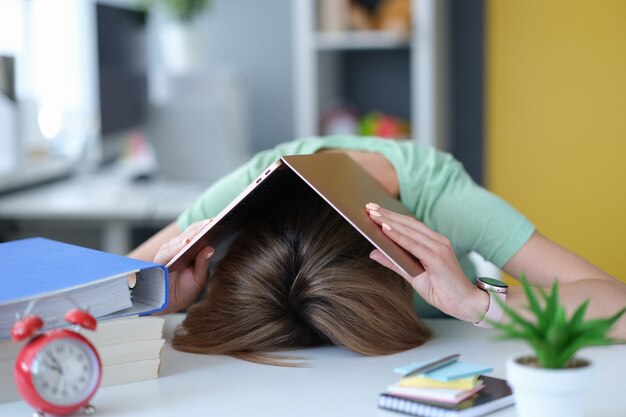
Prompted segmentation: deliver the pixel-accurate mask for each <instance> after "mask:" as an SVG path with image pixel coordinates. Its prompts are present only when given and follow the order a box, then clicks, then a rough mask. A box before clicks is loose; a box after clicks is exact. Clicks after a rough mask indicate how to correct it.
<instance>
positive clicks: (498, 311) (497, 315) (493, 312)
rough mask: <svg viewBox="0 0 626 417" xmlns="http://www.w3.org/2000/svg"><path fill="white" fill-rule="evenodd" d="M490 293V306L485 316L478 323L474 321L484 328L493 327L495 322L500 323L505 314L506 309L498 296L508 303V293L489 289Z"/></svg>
mask: <svg viewBox="0 0 626 417" xmlns="http://www.w3.org/2000/svg"><path fill="white" fill-rule="evenodd" d="M487 293H488V294H489V307H488V308H487V312H486V313H485V316H484V317H483V318H482V320H480V321H479V322H478V323H474V324H475V325H476V326H478V327H482V328H483V329H493V324H492V323H493V322H495V323H499V322H500V320H502V317H503V316H504V310H503V309H502V306H501V305H500V303H498V301H496V298H499V299H500V301H501V302H502V303H506V293H499V292H495V291H487Z"/></svg>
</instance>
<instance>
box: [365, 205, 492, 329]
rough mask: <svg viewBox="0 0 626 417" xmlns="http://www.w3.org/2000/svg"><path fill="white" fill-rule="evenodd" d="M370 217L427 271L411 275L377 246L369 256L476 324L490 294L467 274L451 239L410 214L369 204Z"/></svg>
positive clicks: (437, 303) (427, 297) (446, 310)
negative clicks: (476, 284)
mask: <svg viewBox="0 0 626 417" xmlns="http://www.w3.org/2000/svg"><path fill="white" fill-rule="evenodd" d="M366 208H367V210H368V212H369V215H370V218H371V219H372V220H373V221H374V222H375V223H376V224H378V225H380V226H381V228H382V231H383V232H384V233H385V234H386V235H387V236H389V238H391V239H392V240H393V241H394V242H396V243H397V244H398V245H400V246H401V247H403V248H404V249H405V250H407V251H408V252H409V253H411V254H412V255H413V256H415V257H416V258H417V259H419V261H420V262H421V263H422V266H423V267H424V270H425V271H424V272H423V273H421V274H420V275H418V276H415V277H412V276H409V275H407V274H405V273H403V272H402V271H400V270H399V269H398V268H397V267H396V266H395V265H394V264H393V263H392V262H391V261H390V260H389V259H388V258H387V257H386V256H385V255H384V254H383V253H381V252H380V251H379V250H378V249H375V250H374V251H372V253H371V254H370V257H371V258H372V259H373V260H375V261H376V262H378V263H380V264H381V265H383V266H385V267H387V268H389V269H391V270H393V271H395V272H397V273H398V274H400V275H401V276H402V277H404V278H405V279H406V280H407V281H408V282H409V283H410V284H411V286H412V287H413V288H415V290H416V291H417V292H418V293H419V295H420V296H421V297H422V298H423V299H424V300H426V301H427V302H428V303H429V304H431V305H433V306H434V307H436V308H438V309H439V310H441V311H443V312H444V313H446V314H448V315H450V316H453V317H456V318H458V319H461V320H465V321H469V322H472V323H477V322H479V321H480V320H482V318H483V316H484V315H485V312H486V311H487V308H488V306H489V295H488V294H487V293H486V292H484V291H482V290H480V289H478V288H477V287H475V286H474V285H472V283H471V282H470V281H469V280H468V279H467V278H466V277H465V273H464V272H463V270H462V269H461V266H460V265H459V262H458V261H457V259H456V255H455V253H454V249H452V245H451V244H450V241H449V240H448V238H446V237H445V236H443V235H440V234H439V233H436V232H435V231H433V230H432V229H430V228H429V227H428V226H426V225H425V224H424V223H422V222H420V221H418V220H416V219H415V218H413V217H411V216H405V215H402V214H398V213H396V212H393V211H390V210H386V209H383V208H381V207H380V206H378V205H377V204H374V203H369V204H367V205H366Z"/></svg>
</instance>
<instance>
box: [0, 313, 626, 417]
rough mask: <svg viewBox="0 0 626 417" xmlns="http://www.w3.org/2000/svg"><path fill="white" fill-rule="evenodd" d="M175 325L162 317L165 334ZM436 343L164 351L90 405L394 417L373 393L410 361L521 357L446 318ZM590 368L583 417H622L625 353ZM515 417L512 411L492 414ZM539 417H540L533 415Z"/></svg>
mask: <svg viewBox="0 0 626 417" xmlns="http://www.w3.org/2000/svg"><path fill="white" fill-rule="evenodd" d="M180 320H181V316H180V315H173V316H169V317H168V318H167V325H166V335H167V338H168V339H169V338H171V334H172V329H173V327H174V326H175V325H176V323H178V322H179V321H180ZM426 323H427V324H428V325H429V326H430V327H431V328H432V329H433V331H434V333H435V338H434V339H433V340H431V341H429V342H428V343H426V344H425V345H424V346H422V347H420V348H416V349H413V350H410V351H406V352H402V353H399V354H395V355H390V356H381V357H364V356H360V355H356V354H353V353H351V352H348V351H345V350H342V349H338V348H334V347H320V348H312V349H304V350H298V351H294V352H293V354H294V355H298V356H302V357H305V358H307V359H308V363H309V366H308V367H304V368H282V367H274V366H267V365H256V364H252V363H248V362H244V361H241V360H236V359H232V358H229V357H225V356H214V355H213V356H205V355H193V354H187V353H182V352H177V351H175V350H173V349H172V348H171V346H170V344H169V343H168V344H166V346H165V349H164V351H163V363H162V366H161V376H160V378H159V379H158V380H153V381H146V382H139V383H135V384H127V385H121V386H115V387H108V388H103V389H101V390H100V391H99V392H98V394H96V396H95V398H94V401H93V403H94V405H95V406H96V408H97V411H96V416H98V417H109V416H116V417H161V416H162V417H172V416H220V417H223V416H246V415H247V416H252V415H254V416H389V417H392V416H396V417H397V416H400V415H401V414H396V413H392V412H388V411H383V410H380V409H378V408H377V407H376V401H377V397H378V394H379V393H380V392H382V391H384V390H385V387H386V386H387V385H389V384H391V383H393V382H394V381H395V380H396V379H397V377H396V375H395V374H394V373H393V372H392V368H393V367H395V366H397V365H402V364H406V363H409V362H411V361H414V360H420V359H424V358H431V357H437V356H443V355H448V354H451V353H455V352H459V353H461V354H462V358H463V359H464V360H467V361H472V362H478V363H485V364H489V365H491V366H493V368H494V372H493V374H492V375H494V376H498V377H504V376H505V361H506V358H507V357H508V356H510V355H512V354H514V353H518V352H522V351H524V350H526V349H525V348H524V346H523V345H522V344H521V343H517V342H493V341H491V336H492V333H491V332H489V331H488V330H484V329H480V328H477V327H473V326H471V325H468V324H466V323H463V322H459V321H456V320H452V319H439V320H427V321H426ZM583 355H584V356H585V357H587V358H589V359H591V360H592V361H593V362H594V364H595V366H596V375H595V383H594V384H593V388H592V390H591V392H590V395H589V398H588V412H587V414H586V416H587V417H596V416H597V417H600V416H602V417H618V416H624V413H625V410H626V400H624V394H625V393H626V390H625V388H624V375H626V346H624V345H621V346H610V347H603V348H593V349H587V350H585V351H584V352H583ZM29 411H30V410H29V409H28V407H27V406H26V405H25V404H24V403H21V402H12V403H7V404H0V416H16V417H17V416H28V415H29V414H28V413H29ZM492 416H494V417H512V416H515V409H514V408H513V407H510V408H508V409H504V410H501V411H499V412H496V413H494V414H492ZM538 417H540V416H538Z"/></svg>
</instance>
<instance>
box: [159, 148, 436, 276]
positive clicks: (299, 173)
mask: <svg viewBox="0 0 626 417" xmlns="http://www.w3.org/2000/svg"><path fill="white" fill-rule="evenodd" d="M302 184H306V185H307V186H309V187H311V188H312V189H313V190H314V191H315V192H316V193H317V194H318V195H319V196H320V197H321V198H323V199H324V200H325V201H326V202H327V203H328V204H329V205H330V206H331V207H333V208H334V209H335V210H336V211H337V212H338V213H339V214H340V215H341V216H342V217H343V218H344V219H346V221H348V222H349V223H350V224H351V225H352V226H353V227H354V228H355V229H356V230H357V231H358V232H359V233H361V235H363V237H365V238H366V239H367V240H368V241H370V243H372V245H374V247H376V248H377V249H379V250H380V251H381V252H382V253H384V254H385V255H386V256H387V257H388V258H389V259H390V260H391V261H392V262H393V263H394V264H395V265H396V266H397V267H398V268H399V269H400V270H402V271H403V272H405V273H407V274H409V275H410V276H417V275H419V274H420V273H422V272H423V271H424V269H423V267H422V265H421V264H420V263H419V261H418V260H417V259H416V258H415V257H413V256H412V255H411V254H410V253H408V252H407V251H405V250H404V249H402V248H401V247H400V246H398V245H397V244H396V243H395V242H393V241H392V240H391V239H390V238H388V237H387V236H386V235H385V234H384V233H383V232H382V230H381V229H380V227H379V226H378V225H377V224H376V223H374V222H373V221H372V220H371V219H370V217H369V215H368V214H367V211H366V210H365V204H367V203H368V202H372V203H376V204H379V205H380V206H381V207H384V208H387V209H389V210H393V211H396V212H398V213H402V214H408V215H411V213H410V212H409V211H408V210H407V209H406V207H404V206H403V205H402V203H400V201H398V200H397V199H396V198H394V197H392V196H391V195H390V194H389V193H387V192H386V191H385V190H384V189H383V188H382V187H381V186H380V185H379V184H378V183H377V182H376V181H375V180H374V179H373V178H372V177H370V175H369V174H368V173H367V172H365V170H363V168H361V167H360V166H359V165H358V164H357V163H356V162H354V161H353V160H352V159H351V158H350V157H349V156H347V155H346V154H344V153H318V154H314V155H290V156H284V157H282V158H280V159H279V160H277V161H276V162H274V163H273V164H272V165H270V166H269V167H267V169H265V170H264V171H263V173H262V174H261V175H260V176H259V177H258V178H256V179H255V180H254V181H253V182H252V183H251V184H250V185H249V186H248V187H247V188H246V189H245V190H244V191H243V192H242V193H241V194H239V196H238V197H237V198H235V199H234V200H233V201H232V202H231V203H230V204H229V205H228V206H227V207H226V208H225V209H224V210H222V212H220V213H219V214H218V215H217V216H216V217H214V218H213V221H212V222H211V223H209V224H208V225H207V226H205V228H204V229H203V230H202V231H201V232H200V233H198V235H197V236H196V237H195V238H194V239H193V240H192V241H191V242H189V244H187V245H186V246H185V247H184V248H183V249H182V250H181V251H180V252H179V253H178V254H176V256H174V258H173V259H172V260H171V261H170V262H169V263H168V264H167V268H168V269H169V270H170V271H172V272H173V271H177V270H180V269H182V268H184V267H185V266H187V265H190V264H191V263H193V261H194V259H195V256H196V255H197V254H198V252H199V251H200V250H201V249H202V248H204V247H206V246H207V245H211V246H217V245H219V244H220V243H221V242H222V241H224V240H226V239H228V237H229V236H232V234H233V233H234V232H235V231H236V230H239V229H240V228H241V227H242V226H243V225H245V224H246V222H249V221H252V220H254V217H257V218H259V219H262V218H263V213H265V212H266V211H267V210H270V209H271V205H272V202H274V201H276V197H277V196H279V195H281V194H282V195H284V193H288V190H289V188H290V187H292V186H294V185H300V186H301V185H302Z"/></svg>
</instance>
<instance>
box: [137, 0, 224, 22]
mask: <svg viewBox="0 0 626 417" xmlns="http://www.w3.org/2000/svg"><path fill="white" fill-rule="evenodd" d="M146 1H147V4H148V6H151V5H153V4H156V3H161V4H163V6H165V8H166V9H167V10H168V11H169V12H170V13H171V14H172V15H173V16H174V17H175V18H177V19H179V20H182V21H189V20H191V19H192V18H193V17H194V16H195V15H196V14H198V13H201V12H202V11H203V10H205V9H207V8H208V7H210V6H211V2H212V0H146Z"/></svg>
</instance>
